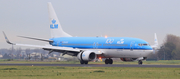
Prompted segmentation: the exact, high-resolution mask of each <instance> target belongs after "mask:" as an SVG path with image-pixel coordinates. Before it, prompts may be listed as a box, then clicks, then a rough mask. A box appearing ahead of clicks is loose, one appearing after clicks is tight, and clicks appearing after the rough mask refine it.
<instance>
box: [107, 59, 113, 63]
mask: <svg viewBox="0 0 180 79" xmlns="http://www.w3.org/2000/svg"><path fill="white" fill-rule="evenodd" d="M105 64H113V60H112V59H111V58H109V59H106V60H105Z"/></svg>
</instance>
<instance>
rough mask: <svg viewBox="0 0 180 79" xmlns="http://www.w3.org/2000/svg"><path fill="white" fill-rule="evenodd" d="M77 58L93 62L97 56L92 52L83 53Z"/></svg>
mask: <svg viewBox="0 0 180 79" xmlns="http://www.w3.org/2000/svg"><path fill="white" fill-rule="evenodd" d="M77 58H78V59H79V60H80V61H92V60H94V59H95V58H96V54H95V53H94V52H92V51H81V52H80V53H79V54H78V55H77Z"/></svg>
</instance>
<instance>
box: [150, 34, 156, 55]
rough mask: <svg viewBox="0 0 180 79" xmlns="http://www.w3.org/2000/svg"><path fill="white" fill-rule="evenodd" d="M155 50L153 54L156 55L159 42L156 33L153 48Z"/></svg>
mask: <svg viewBox="0 0 180 79" xmlns="http://www.w3.org/2000/svg"><path fill="white" fill-rule="evenodd" d="M151 47H152V48H153V54H155V52H156V49H157V47H158V40H157V36H156V33H155V34H154V45H153V46H151Z"/></svg>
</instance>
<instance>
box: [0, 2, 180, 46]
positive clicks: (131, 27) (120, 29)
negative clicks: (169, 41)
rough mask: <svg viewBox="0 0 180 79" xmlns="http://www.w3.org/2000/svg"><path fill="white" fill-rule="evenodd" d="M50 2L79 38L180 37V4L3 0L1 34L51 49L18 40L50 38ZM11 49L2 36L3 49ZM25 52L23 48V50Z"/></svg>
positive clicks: (64, 24)
mask: <svg viewBox="0 0 180 79" xmlns="http://www.w3.org/2000/svg"><path fill="white" fill-rule="evenodd" d="M47 2H51V3H52V5H53V7H54V9H55V11H56V14H57V16H58V18H59V21H60V23H61V26H62V28H63V30H64V31H65V32H67V33H68V34H70V35H72V36H78V37H96V36H105V35H107V36H108V37H133V38H140V39H143V40H145V41H147V42H149V43H150V44H151V45H153V44H154V33H156V34H157V37H158V41H159V44H160V45H161V44H162V43H163V42H164V41H165V37H166V35H167V34H173V35H177V36H180V0H0V31H4V32H5V33H6V35H7V37H8V38H9V40H10V41H11V42H14V43H23V44H35V45H47V44H48V43H47V42H42V41H35V40H30V39H24V38H20V37H17V36H18V35H21V36H31V37H39V38H46V39H49V38H50V29H49V18H48V9H47ZM1 48H11V45H9V44H7V43H6V42H5V39H4V36H3V34H0V49H1ZM21 48H23V47H21Z"/></svg>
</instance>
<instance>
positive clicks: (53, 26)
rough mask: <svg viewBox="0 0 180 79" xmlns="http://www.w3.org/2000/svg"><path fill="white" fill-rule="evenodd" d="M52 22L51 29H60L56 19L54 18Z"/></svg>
mask: <svg viewBox="0 0 180 79" xmlns="http://www.w3.org/2000/svg"><path fill="white" fill-rule="evenodd" d="M51 22H52V24H50V28H51V29H58V24H55V23H56V20H54V19H53V20H52V21H51Z"/></svg>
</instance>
